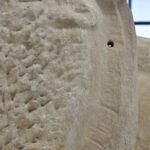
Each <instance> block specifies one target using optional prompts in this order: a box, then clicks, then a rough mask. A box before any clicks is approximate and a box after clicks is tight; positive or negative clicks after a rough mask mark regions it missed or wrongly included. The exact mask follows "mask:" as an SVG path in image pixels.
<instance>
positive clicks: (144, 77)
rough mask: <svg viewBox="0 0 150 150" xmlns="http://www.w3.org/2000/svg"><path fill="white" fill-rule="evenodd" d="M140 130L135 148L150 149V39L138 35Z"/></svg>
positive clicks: (140, 149)
mask: <svg viewBox="0 0 150 150" xmlns="http://www.w3.org/2000/svg"><path fill="white" fill-rule="evenodd" d="M137 41H138V42H137V45H138V70H139V74H138V81H139V90H138V91H139V92H138V93H139V130H138V131H139V132H138V136H137V142H136V149H135V150H150V39H146V38H142V37H138V40H137Z"/></svg>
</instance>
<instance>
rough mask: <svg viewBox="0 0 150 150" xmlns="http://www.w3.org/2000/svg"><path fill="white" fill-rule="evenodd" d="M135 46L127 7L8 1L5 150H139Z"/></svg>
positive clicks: (2, 74)
mask: <svg viewBox="0 0 150 150" xmlns="http://www.w3.org/2000/svg"><path fill="white" fill-rule="evenodd" d="M135 39H136V37H135V30H134V25H133V20H132V16H131V13H130V11H129V8H128V5H127V4H126V1H125V0H86V1H85V0H1V1H0V150H133V149H134V146H135V140H136V129H137V112H138V110H137V105H138V102H137V86H136V76H137V67H136V66H137V60H136V58H137V57H136V42H135V41H136V40H135ZM109 40H111V41H112V42H114V46H113V47H111V45H109V46H108V45H107V42H108V41H109ZM111 44H113V43H111Z"/></svg>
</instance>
